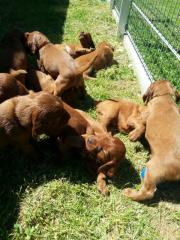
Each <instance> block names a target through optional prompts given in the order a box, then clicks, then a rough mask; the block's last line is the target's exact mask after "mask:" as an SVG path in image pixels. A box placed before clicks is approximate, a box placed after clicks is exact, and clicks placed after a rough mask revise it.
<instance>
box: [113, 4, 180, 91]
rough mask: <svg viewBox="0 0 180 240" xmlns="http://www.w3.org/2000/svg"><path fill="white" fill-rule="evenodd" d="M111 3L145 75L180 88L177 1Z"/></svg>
mask: <svg viewBox="0 0 180 240" xmlns="http://www.w3.org/2000/svg"><path fill="white" fill-rule="evenodd" d="M111 6H112V8H113V9H114V10H115V11H116V13H117V16H118V18H119V26H118V29H119V33H120V34H127V35H128V36H129V38H130V40H131V42H132V44H133V45H134V47H135V49H136V51H137V53H138V55H139V57H140V59H141V61H142V63H143V65H144V68H145V69H146V72H147V73H148V76H149V78H150V79H151V80H153V79H154V80H157V79H168V80H170V81H171V82H172V83H173V84H174V85H176V86H177V87H178V89H180V0H133V1H132V0H114V1H111Z"/></svg>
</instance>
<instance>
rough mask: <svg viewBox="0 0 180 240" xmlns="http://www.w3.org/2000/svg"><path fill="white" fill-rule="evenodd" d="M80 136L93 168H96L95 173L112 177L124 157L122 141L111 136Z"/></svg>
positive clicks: (124, 150)
mask: <svg viewBox="0 0 180 240" xmlns="http://www.w3.org/2000/svg"><path fill="white" fill-rule="evenodd" d="M82 137H83V138H84V140H85V147H86V151H87V152H88V154H89V157H90V159H92V160H91V165H93V168H96V170H97V173H100V172H101V173H104V174H105V175H106V176H108V177H113V176H114V174H115V172H116V171H117V169H118V166H119V163H120V162H121V161H122V160H124V158H125V152H126V149H125V146H124V144H123V143H122V141H121V140H120V139H118V138H115V137H111V136H99V135H98V136H95V135H87V134H85V135H82ZM95 161H96V162H95Z"/></svg>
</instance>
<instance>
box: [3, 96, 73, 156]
mask: <svg viewBox="0 0 180 240" xmlns="http://www.w3.org/2000/svg"><path fill="white" fill-rule="evenodd" d="M68 119H69V114H68V113H67V112H66V111H65V110H64V108H63V104H62V101H61V100H60V99H59V98H58V97H56V96H53V95H51V94H48V93H45V92H39V93H31V94H28V95H26V96H19V97H14V98H11V99H8V100H6V101H4V102H3V103H1V104H0V148H4V147H7V146H13V147H15V148H18V149H20V150H21V151H23V152H24V153H25V154H27V156H31V157H32V158H36V157H37V156H36V153H35V150H34V148H33V146H32V145H31V143H30V142H31V140H32V139H33V138H36V137H37V136H38V135H40V134H46V135H48V136H50V137H56V136H58V135H59V133H60V131H61V128H62V127H64V125H65V124H66V123H67V121H68Z"/></svg>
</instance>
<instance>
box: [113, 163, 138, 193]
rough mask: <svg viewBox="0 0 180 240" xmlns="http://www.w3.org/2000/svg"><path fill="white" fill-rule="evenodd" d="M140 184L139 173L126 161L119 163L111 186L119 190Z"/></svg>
mask: <svg viewBox="0 0 180 240" xmlns="http://www.w3.org/2000/svg"><path fill="white" fill-rule="evenodd" d="M140 182H141V179H140V177H139V173H138V172H137V171H136V169H135V168H134V166H133V165H132V163H131V161H130V160H128V159H126V160H125V161H124V162H123V163H121V165H120V167H119V170H118V172H117V174H116V177H115V178H114V179H113V184H114V185H115V186H116V187H117V188H119V189H122V188H124V187H133V185H134V184H139V183H140Z"/></svg>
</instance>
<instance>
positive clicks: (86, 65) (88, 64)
mask: <svg viewBox="0 0 180 240" xmlns="http://www.w3.org/2000/svg"><path fill="white" fill-rule="evenodd" d="M96 58H97V54H96V55H95V56H94V57H93V58H92V59H91V61H89V62H87V63H86V64H85V65H83V66H80V67H79V69H78V72H77V75H79V74H83V72H85V71H86V70H87V69H88V68H90V67H91V65H92V64H93V63H94V62H95V60H96Z"/></svg>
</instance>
